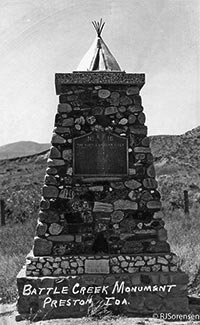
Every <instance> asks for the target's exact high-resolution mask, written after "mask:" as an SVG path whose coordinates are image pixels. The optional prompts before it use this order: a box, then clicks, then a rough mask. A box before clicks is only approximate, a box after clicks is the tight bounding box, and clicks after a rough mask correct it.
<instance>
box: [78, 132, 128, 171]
mask: <svg viewBox="0 0 200 325" xmlns="http://www.w3.org/2000/svg"><path fill="white" fill-rule="evenodd" d="M127 170H128V140H127V139H126V138H122V137H120V136H117V135H114V134H112V133H108V132H91V133H89V134H87V135H84V136H81V137H78V138H75V139H74V142H73V174H74V175H82V176H84V175H85V176H89V175H91V176H118V175H119V176H120V175H127Z"/></svg>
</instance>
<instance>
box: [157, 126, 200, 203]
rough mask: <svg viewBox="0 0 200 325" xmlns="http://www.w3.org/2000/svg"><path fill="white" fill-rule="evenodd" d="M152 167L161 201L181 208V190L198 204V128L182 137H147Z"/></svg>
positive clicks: (199, 174)
mask: <svg viewBox="0 0 200 325" xmlns="http://www.w3.org/2000/svg"><path fill="white" fill-rule="evenodd" d="M151 149H152V153H153V155H154V165H155V168H156V175H157V179H158V183H159V189H160V192H161V195H162V198H163V200H165V201H168V202H169V201H170V202H173V201H174V200H175V201H177V204H178V205H182V204H183V190H185V189H186V190H188V192H189V196H190V198H191V200H193V201H198V202H200V126H198V127H197V128H194V129H192V130H191V131H188V132H186V133H185V134H182V135H177V136H176V135H159V136H153V137H151Z"/></svg>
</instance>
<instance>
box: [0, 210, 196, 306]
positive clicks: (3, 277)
mask: <svg viewBox="0 0 200 325" xmlns="http://www.w3.org/2000/svg"><path fill="white" fill-rule="evenodd" d="M162 216H163V219H164V220H165V223H166V228H167V230H168V237H169V240H168V241H169V243H170V245H171V250H172V251H173V252H174V253H176V254H177V255H178V256H179V257H180V263H181V268H182V270H184V271H185V272H186V273H187V274H188V275H189V277H190V282H192V281H193V280H194V279H195V276H196V275H197V274H198V270H199V269H200V242H199V229H200V207H199V205H196V206H193V208H192V209H191V210H190V214H189V215H185V214H184V213H183V211H182V210H181V209H177V210H174V211H172V210H171V209H170V207H169V206H167V205H164V209H163V212H162ZM36 219H37V214H36V213H35V214H33V215H32V218H31V219H28V220H27V221H26V222H25V223H23V224H21V223H16V224H14V225H12V227H10V224H8V225H6V226H4V227H2V228H0V298H1V302H3V303H5V302H13V301H15V300H16V297H17V291H16V275H17V273H18V272H19V270H20V269H21V267H22V266H23V265H24V263H25V257H26V255H27V253H28V252H29V251H30V250H31V247H32V243H33V236H34V232H35V225H36Z"/></svg>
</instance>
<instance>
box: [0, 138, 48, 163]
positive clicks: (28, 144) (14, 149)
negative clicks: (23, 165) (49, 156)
mask: <svg viewBox="0 0 200 325" xmlns="http://www.w3.org/2000/svg"><path fill="white" fill-rule="evenodd" d="M49 147H50V144H49V143H37V142H33V141H19V142H14V143H10V144H6V145H4V146H0V160H2V159H11V158H17V157H24V156H29V155H34V154H37V153H40V152H42V151H45V150H47V149H49Z"/></svg>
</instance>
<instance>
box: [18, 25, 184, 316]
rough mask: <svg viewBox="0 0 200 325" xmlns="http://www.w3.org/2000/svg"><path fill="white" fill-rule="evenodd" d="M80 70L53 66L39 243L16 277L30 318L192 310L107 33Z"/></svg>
mask: <svg viewBox="0 0 200 325" xmlns="http://www.w3.org/2000/svg"><path fill="white" fill-rule="evenodd" d="M103 26H104V24H102V21H100V23H96V22H94V27H95V29H96V31H97V38H96V39H95V42H94V43H93V45H92V48H91V49H90V50H89V51H88V52H87V54H86V55H85V57H84V58H83V60H82V61H81V63H80V65H79V67H78V69H77V71H74V72H73V73H58V74H56V79H55V84H56V93H57V95H59V104H58V110H57V113H56V116H55V128H54V131H53V137H52V147H51V149H50V154H49V159H48V161H47V169H46V176H45V179H44V186H43V189H42V199H41V203H40V211H39V218H38V224H37V229H36V235H35V238H34V245H33V251H32V252H31V253H30V254H29V255H28V256H27V258H26V265H25V267H24V268H23V269H22V270H21V271H20V273H19V275H18V278H17V283H18V291H19V300H18V312H19V314H21V316H22V317H27V316H28V315H29V317H30V315H32V318H33V319H42V318H43V319H44V318H68V317H82V316H86V315H88V310H89V308H92V307H93V306H95V304H98V302H100V301H104V304H105V306H106V308H107V309H108V310H111V311H112V312H113V314H121V315H126V316H135V315H151V314H153V313H154V312H156V313H159V312H176V313H177V312H188V298H187V282H188V279H187V276H186V274H185V273H183V272H182V271H181V270H180V269H179V267H178V264H177V262H178V259H177V257H176V255H175V254H173V253H171V252H170V246H169V244H168V243H167V231H166V230H165V228H164V221H163V220H162V219H161V218H160V217H157V216H156V215H155V212H158V211H159V210H160V208H161V203H160V194H159V192H158V191H157V182H156V180H155V170H154V166H153V157H152V154H151V150H150V147H149V138H148V137H147V127H146V126H145V125H144V123H145V114H144V113H143V106H142V99H141V96H140V90H141V88H142V87H143V85H144V83H145V75H144V74H133V73H126V72H124V71H121V69H120V67H119V65H118V63H117V61H116V60H115V58H114V57H113V55H112V54H111V52H110V51H109V49H108V47H107V46H106V44H105V43H104V41H103V39H102V38H101V32H102V29H103Z"/></svg>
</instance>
